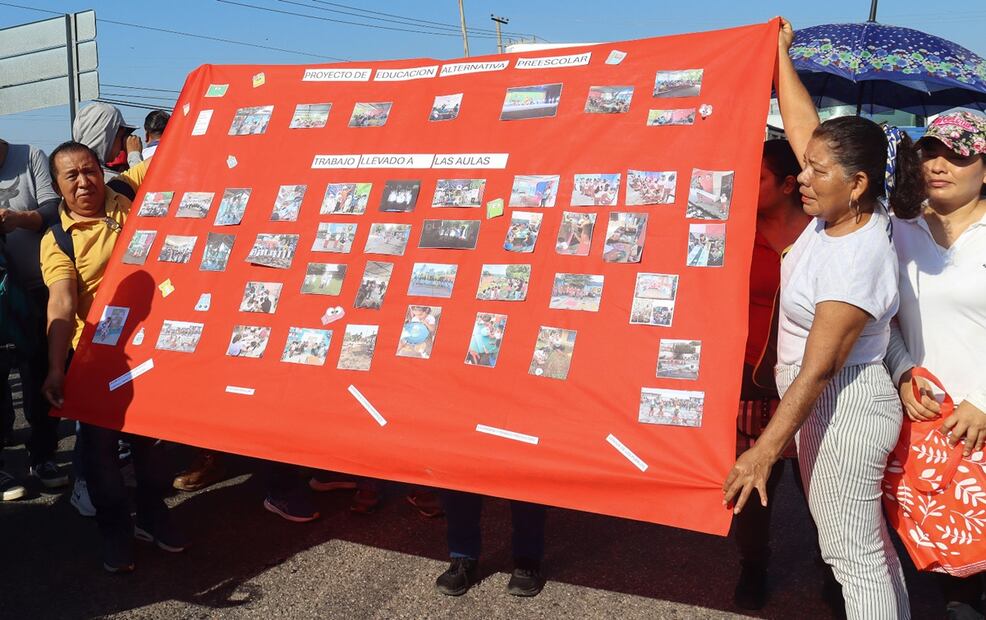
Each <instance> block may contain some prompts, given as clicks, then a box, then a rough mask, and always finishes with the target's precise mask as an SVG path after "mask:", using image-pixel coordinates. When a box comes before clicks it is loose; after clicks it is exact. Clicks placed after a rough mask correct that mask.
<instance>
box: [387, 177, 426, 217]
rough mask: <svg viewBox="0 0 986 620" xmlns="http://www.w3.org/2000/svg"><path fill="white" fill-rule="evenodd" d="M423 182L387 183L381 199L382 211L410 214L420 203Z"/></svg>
mask: <svg viewBox="0 0 986 620" xmlns="http://www.w3.org/2000/svg"><path fill="white" fill-rule="evenodd" d="M420 192H421V181H387V183H386V184H385V185H384V186H383V195H382V196H381V197H380V210H381V211H384V212H399V213H410V212H411V211H414V205H415V204H417V202H418V194H419V193H420Z"/></svg>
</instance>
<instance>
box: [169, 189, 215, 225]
mask: <svg viewBox="0 0 986 620" xmlns="http://www.w3.org/2000/svg"><path fill="white" fill-rule="evenodd" d="M215 197H216V194H215V192H185V194H184V195H182V197H181V202H179V203H178V211H177V212H175V217H183V218H185V217H187V218H192V219H202V218H204V217H205V216H207V215H209V208H210V207H212V201H213V200H214V199H215Z"/></svg>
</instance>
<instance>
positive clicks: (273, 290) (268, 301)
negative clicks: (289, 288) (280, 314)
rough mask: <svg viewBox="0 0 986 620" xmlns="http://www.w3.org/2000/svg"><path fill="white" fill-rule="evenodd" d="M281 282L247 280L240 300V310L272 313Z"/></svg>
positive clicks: (282, 284) (282, 285)
mask: <svg viewBox="0 0 986 620" xmlns="http://www.w3.org/2000/svg"><path fill="white" fill-rule="evenodd" d="M283 287H284V283H282V282H247V283H246V288H245V289H244V290H243V300H242V301H240V312H262V313H264V314H274V312H275V311H276V310H277V301H278V300H279V299H280V298H281V289H282V288H283Z"/></svg>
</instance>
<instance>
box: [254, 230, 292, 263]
mask: <svg viewBox="0 0 986 620" xmlns="http://www.w3.org/2000/svg"><path fill="white" fill-rule="evenodd" d="M298 239H299V235H284V234H277V235H275V234H271V233H259V234H257V240H256V241H254V242H253V247H252V248H250V253H249V254H247V257H246V262H248V263H252V264H254V265H263V266H264V267H273V268H275V269H290V268H291V263H292V262H293V261H294V253H295V251H296V250H297V249H298Z"/></svg>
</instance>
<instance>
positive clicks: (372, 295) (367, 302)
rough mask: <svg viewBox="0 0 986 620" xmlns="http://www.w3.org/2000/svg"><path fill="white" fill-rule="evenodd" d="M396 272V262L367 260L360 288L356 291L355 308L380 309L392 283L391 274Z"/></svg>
mask: <svg viewBox="0 0 986 620" xmlns="http://www.w3.org/2000/svg"><path fill="white" fill-rule="evenodd" d="M393 273H394V263H387V262H382V261H373V260H371V261H367V262H366V267H365V268H364V269H363V279H362V280H360V283H359V290H358V291H356V301H355V302H354V303H353V307H355V308H368V309H370V310H379V309H380V306H382V305H383V298H384V295H386V294H387V287H388V286H389V285H390V276H391V275H393Z"/></svg>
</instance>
